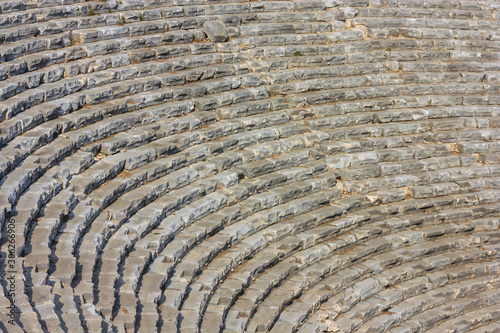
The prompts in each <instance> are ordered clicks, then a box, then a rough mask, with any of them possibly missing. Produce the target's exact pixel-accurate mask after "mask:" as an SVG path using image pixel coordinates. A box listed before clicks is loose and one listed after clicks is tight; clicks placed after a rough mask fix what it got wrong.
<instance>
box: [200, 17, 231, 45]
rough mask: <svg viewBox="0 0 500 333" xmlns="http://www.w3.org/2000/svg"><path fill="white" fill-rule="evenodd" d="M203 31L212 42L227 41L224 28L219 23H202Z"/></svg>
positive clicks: (222, 24)
mask: <svg viewBox="0 0 500 333" xmlns="http://www.w3.org/2000/svg"><path fill="white" fill-rule="evenodd" d="M203 31H204V32H205V34H206V35H207V36H208V39H210V40H211V41H212V42H216V43H220V42H226V41H227V40H228V39H229V37H228V35H227V31H226V26H225V25H224V23H222V22H221V21H206V22H205V23H203Z"/></svg>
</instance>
